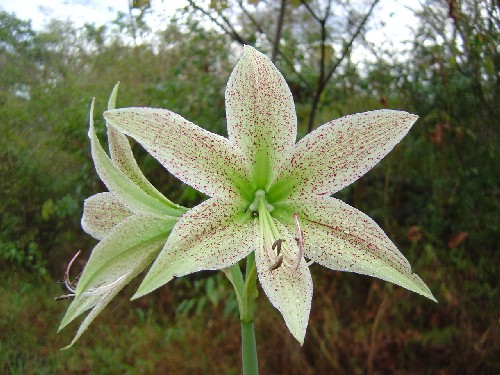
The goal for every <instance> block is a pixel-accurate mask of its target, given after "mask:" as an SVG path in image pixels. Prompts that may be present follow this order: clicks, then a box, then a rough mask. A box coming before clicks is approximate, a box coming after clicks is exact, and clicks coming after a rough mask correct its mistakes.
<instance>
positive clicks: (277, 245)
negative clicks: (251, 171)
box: [271, 238, 285, 255]
mask: <svg viewBox="0 0 500 375" xmlns="http://www.w3.org/2000/svg"><path fill="white" fill-rule="evenodd" d="M283 242H285V240H282V239H281V238H280V239H278V240H276V241H274V243H273V245H272V246H271V249H273V250H274V249H278V251H277V253H276V255H279V254H280V252H281V244H282V243H283Z"/></svg>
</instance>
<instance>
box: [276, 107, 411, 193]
mask: <svg viewBox="0 0 500 375" xmlns="http://www.w3.org/2000/svg"><path fill="white" fill-rule="evenodd" d="M417 118H418V117H417V116H415V115H412V114H409V113H406V112H400V111H392V110H379V111H371V112H364V113H358V114H354V115H349V116H345V117H342V118H339V119H337V120H333V121H331V122H329V123H327V124H325V125H323V126H321V127H319V128H318V129H316V130H315V131H314V132H312V133H310V134H309V135H307V136H306V137H304V138H303V139H302V140H301V141H300V142H299V143H298V144H297V147H296V149H295V153H294V156H293V158H292V159H291V162H290V164H289V165H288V166H286V167H285V168H284V169H283V170H282V173H281V179H282V180H283V181H285V183H286V184H288V185H290V186H291V187H292V192H293V193H292V195H295V196H297V195H310V194H317V195H323V194H326V195H330V194H333V193H335V192H337V191H339V190H340V189H342V188H344V187H345V186H348V185H350V184H351V183H352V182H354V181H356V180H357V179H358V178H360V177H361V176H362V175H364V174H365V173H366V172H368V171H369V170H370V169H371V168H373V166H374V165H375V164H377V163H378V162H379V161H380V159H382V158H383V157H384V156H385V155H387V153H389V151H391V150H392V148H393V147H394V146H395V145H396V144H397V143H398V142H399V141H400V140H401V139H402V138H403V137H404V136H405V135H406V133H407V132H408V131H409V130H410V128H411V126H412V125H413V123H414V122H415V121H416V120H417Z"/></svg>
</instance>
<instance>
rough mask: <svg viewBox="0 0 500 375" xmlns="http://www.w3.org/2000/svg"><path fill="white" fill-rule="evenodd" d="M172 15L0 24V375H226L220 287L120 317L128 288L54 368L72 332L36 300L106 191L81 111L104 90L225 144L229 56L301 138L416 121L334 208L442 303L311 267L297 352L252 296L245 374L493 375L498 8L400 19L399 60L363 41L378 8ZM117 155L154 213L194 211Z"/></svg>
mask: <svg viewBox="0 0 500 375" xmlns="http://www.w3.org/2000/svg"><path fill="white" fill-rule="evenodd" d="M382 2H383V1H382ZM188 3H189V4H188V5H187V6H186V7H185V8H183V9H180V10H179V11H178V12H177V13H176V14H175V16H174V17H172V18H171V20H170V22H169V23H167V24H165V25H163V26H162V29H161V30H160V31H157V30H156V31H154V32H153V31H152V28H151V25H148V22H147V15H148V13H149V12H152V8H151V6H150V5H151V4H150V2H149V1H134V2H133V3H132V4H131V7H130V13H129V14H125V13H119V14H117V17H116V19H115V21H114V22H111V23H109V24H106V25H95V24H91V23H89V24H86V25H85V26H84V27H83V28H76V27H74V26H73V25H72V24H71V23H68V22H61V21H57V20H54V21H53V22H51V23H49V24H48V25H47V26H46V28H45V29H43V30H40V31H35V30H33V29H32V27H31V25H30V22H28V21H25V20H21V19H18V18H16V17H15V16H14V15H13V14H9V13H7V12H4V11H0V177H1V178H0V290H1V297H0V373H6V374H10V373H12V374H56V373H61V374H62V373H65V374H69V373H75V374H80V373H82V374H83V373H92V374H94V373H95V374H101V373H102V374H118V373H120V374H123V373H130V374H136V373H141V374H142V373H143V374H197V373H207V374H208V373H212V374H237V373H239V371H240V370H239V369H240V348H239V324H238V321H237V311H236V310H237V307H236V301H235V300H234V297H233V296H232V290H231V287H230V285H229V284H228V282H227V281H226V280H225V279H224V277H223V276H222V274H220V273H210V272H207V273H200V274H195V275H192V276H191V277H185V278H181V279H178V280H175V281H174V282H171V283H170V284H169V285H167V286H166V287H164V288H161V290H159V291H157V292H155V293H153V294H151V295H148V296H146V297H143V298H141V299H140V300H138V301H134V302H133V303H131V302H129V301H128V298H129V297H130V296H131V294H132V292H133V290H134V288H136V287H137V283H135V284H134V285H131V286H130V287H129V288H127V289H126V290H125V292H123V293H122V294H121V295H120V296H119V297H117V298H116V299H115V301H113V302H112V303H111V304H110V305H109V306H108V307H107V308H106V309H105V311H104V312H103V313H102V314H101V316H100V317H99V318H97V319H96V321H95V322H94V323H93V324H92V326H91V327H90V329H89V330H88V331H87V333H86V334H84V336H83V337H82V339H80V341H79V342H78V343H77V344H76V346H75V347H73V348H72V349H70V350H68V351H63V352H61V351H59V350H58V349H59V348H61V347H63V346H65V345H67V344H68V343H69V341H70V339H71V337H72V335H73V334H74V333H75V331H76V328H77V325H76V324H74V325H72V326H70V327H69V328H67V329H66V330H65V331H63V332H62V333H60V334H59V335H56V334H55V331H56V329H57V326H58V324H59V322H60V319H61V318H62V315H63V313H64V311H65V309H66V307H67V305H68V302H67V301H64V302H60V301H54V300H53V297H55V296H58V295H61V294H65V291H64V290H63V289H62V288H61V286H60V284H58V283H57V280H58V279H61V278H62V276H63V274H64V270H65V267H66V265H67V263H68V260H69V259H70V258H71V257H72V256H73V254H74V253H75V252H76V251H77V250H83V251H84V253H85V254H86V256H84V257H82V258H86V257H88V255H89V254H90V251H91V249H92V247H93V245H95V242H94V241H93V240H92V239H91V238H90V237H89V236H87V235H85V234H84V233H83V232H82V230H81V229H80V226H79V220H80V217H81V213H82V203H83V200H84V199H85V198H86V197H88V196H90V195H92V194H94V193H96V192H99V191H104V190H105V187H104V186H103V185H102V183H101V182H100V181H99V179H98V177H97V175H96V173H95V171H94V169H93V165H92V161H91V159H90V151H89V149H90V147H89V142H88V138H87V135H86V133H87V121H88V109H89V103H90V99H91V98H92V97H94V96H95V97H96V99H97V108H96V109H97V111H96V113H102V111H103V109H104V106H105V104H106V102H107V97H108V95H109V93H110V91H111V88H112V87H113V85H114V84H115V82H116V81H118V80H120V81H121V82H122V84H121V89H120V93H119V98H118V99H119V100H118V105H119V106H122V107H125V106H132V105H133V106H153V107H163V108H168V109H170V110H172V111H175V112H177V113H179V114H181V115H182V116H184V117H185V118H188V119H190V120H191V121H193V122H195V123H197V124H199V125H201V126H203V127H204V128H206V129H208V130H211V131H214V132H218V133H219V134H222V135H224V132H225V118H224V117H225V112H224V89H225V84H226V81H227V79H228V77H229V74H230V72H231V70H232V68H233V66H234V64H235V62H236V61H237V59H238V57H239V55H240V53H241V45H242V44H251V45H253V46H255V47H256V48H258V49H259V50H261V51H262V52H264V53H266V54H268V56H270V57H271V58H272V59H273V61H275V63H276V65H277V66H278V67H279V69H280V70H281V71H282V72H283V74H284V76H285V78H286V79H287V82H288V83H289V85H290V88H291V90H292V92H293V95H294V99H295V102H296V107H297V112H298V117H299V136H300V137H303V136H304V135H305V134H307V133H308V132H309V131H311V130H312V129H314V128H316V127H317V126H319V125H321V124H322V123H324V122H326V121H329V120H331V119H333V118H337V117H340V116H343V115H345V114H349V113H354V112H360V111H366V110H371V109H377V108H394V109H401V110H406V111H409V112H412V113H415V114H418V115H419V116H420V119H419V121H418V122H417V123H416V125H415V126H414V127H413V129H412V130H411V132H410V133H409V135H408V136H407V137H406V138H405V139H404V140H403V141H402V142H401V144H399V145H398V146H397V147H396V148H395V150H394V151H393V152H391V153H390V154H389V155H388V156H387V157H386V158H385V159H384V161H383V162H382V163H380V165H378V166H377V167H376V168H375V169H374V170H372V171H371V172H369V173H368V174H367V175H366V176H364V177H363V178H361V179H360V180H359V181H357V182H356V183H355V184H353V185H352V186H350V187H348V188H346V189H344V190H342V191H341V192H339V193H338V194H336V196H337V197H339V198H340V199H343V200H344V201H346V202H347V203H349V204H351V205H353V206H355V207H357V208H359V209H361V210H362V211H364V212H366V213H367V214H368V215H370V216H371V217H372V218H374V219H375V220H376V221H377V222H378V223H379V224H380V225H381V226H382V227H383V229H384V230H385V231H386V233H387V234H388V235H389V237H390V238H391V239H393V240H394V242H395V243H396V244H397V245H398V247H399V248H400V250H401V251H402V252H403V253H404V254H405V255H406V256H407V257H408V259H409V260H410V263H411V264H412V265H413V268H414V270H415V272H417V273H418V274H419V275H420V276H421V277H422V278H423V279H424V280H425V281H426V282H427V284H428V285H429V287H430V288H431V290H432V291H433V293H434V295H435V296H436V298H437V299H438V300H439V303H438V304H434V303H432V302H430V301H427V300H425V299H424V298H422V297H420V296H418V295H416V294H412V293H410V292H408V291H406V290H403V289H402V288H399V287H393V286H392V285H390V284H388V283H384V282H380V281H378V280H374V279H370V278H367V277H363V276H359V275H353V274H348V273H340V272H333V271H329V270H326V269H323V268H322V267H318V266H314V265H313V266H312V273H313V278H314V287H315V292H314V293H315V294H314V298H313V307H312V312H311V319H310V324H309V328H308V332H307V336H306V340H305V344H304V346H303V347H302V348H301V347H300V346H299V345H298V344H297V342H296V341H295V340H294V339H293V338H292V336H291V335H290V334H289V333H288V332H287V330H286V327H285V325H284V323H283V321H282V318H281V317H280V315H279V314H278V313H277V312H276V311H275V310H274V309H273V308H272V307H271V306H270V304H269V302H268V301H267V300H266V299H265V298H264V296H263V295H262V293H261V296H260V297H259V311H258V317H257V321H256V330H257V332H256V334H257V341H258V342H257V344H258V350H259V360H260V368H261V372H262V373H263V374H329V373H337V374H365V373H366V374H498V373H500V361H499V358H500V350H499V341H500V340H499V338H500V329H499V324H500V313H499V312H500V311H499V301H500V296H499V290H498V270H499V266H500V262H499V260H500V259H499V251H498V250H499V249H498V240H499V237H498V228H499V220H498V217H499V215H498V213H499V208H500V207H499V185H498V176H499V168H498V166H499V162H498V153H497V150H498V146H499V144H498V143H499V131H498V129H499V126H498V119H499V117H500V116H499V115H500V100H499V99H500V97H499V94H500V85H499V81H500V73H499V72H500V70H499V68H500V51H499V44H500V18H499V17H500V16H499V15H500V12H499V4H498V2H496V1H495V0H487V1H484V0H435V1H428V2H425V3H422V4H419V5H416V8H414V10H415V15H416V16H417V19H418V23H417V24H415V25H412V26H413V33H412V36H411V38H410V39H409V40H408V41H407V43H406V44H404V46H405V47H404V48H403V47H402V45H399V46H397V48H395V47H394V46H391V45H390V44H383V45H381V44H374V43H372V42H370V41H369V40H368V39H367V38H365V35H366V32H367V30H369V29H370V27H373V25H374V22H375V21H376V17H375V16H374V13H373V12H374V9H376V7H377V6H379V1H378V0H375V1H369V0H360V1H327V0H309V1H299V0H288V1H287V0H280V1H278V0H275V1H269V0H244V1H242V0H211V1H204V2H203V1H201V2H200V1H196V2H195V1H188ZM395 16H396V17H397V16H398V15H395ZM355 49H356V50H362V51H364V53H363V54H362V55H361V56H362V57H359V55H358V57H355V56H354V55H353V51H354V50H355ZM96 121H97V125H98V126H99V129H100V131H101V133H100V135H101V136H104V133H105V128H104V123H103V121H102V118H101V117H99V118H98V119H97V120H96ZM103 140H104V137H103ZM134 151H135V152H136V155H137V158H138V160H139V164H140V165H141V167H142V168H143V170H144V172H145V174H146V175H147V176H148V177H149V178H150V180H151V181H152V182H153V183H154V184H155V185H156V186H157V187H158V188H160V190H162V191H163V192H164V193H165V194H166V195H167V196H168V197H169V198H171V199H172V200H174V201H175V202H178V203H180V204H184V205H187V206H190V207H191V206H193V205H195V204H197V203H198V202H200V201H201V200H203V199H204V197H203V196H201V195H199V194H198V193H197V192H196V191H194V190H193V189H191V188H189V187H187V186H184V185H182V184H181V183H180V182H178V181H177V180H176V179H175V178H174V177H173V176H171V175H169V174H168V173H167V172H166V171H165V170H163V169H162V167H161V166H160V165H159V164H158V163H157V162H156V161H155V160H154V159H152V158H151V157H149V156H148V155H147V154H146V153H145V152H144V151H143V150H142V149H141V148H140V147H136V146H135V148H134ZM83 265H84V263H83V260H82V261H81V262H80V263H79V264H78V265H76V267H75V268H78V269H81V268H82V267H83ZM76 272H77V270H75V273H76Z"/></svg>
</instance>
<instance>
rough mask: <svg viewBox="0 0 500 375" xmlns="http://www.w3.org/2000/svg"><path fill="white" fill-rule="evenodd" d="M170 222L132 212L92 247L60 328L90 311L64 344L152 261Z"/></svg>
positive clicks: (164, 239)
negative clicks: (75, 293) (74, 295)
mask: <svg viewBox="0 0 500 375" xmlns="http://www.w3.org/2000/svg"><path fill="white" fill-rule="evenodd" d="M172 226H173V223H172V222H171V220H168V219H167V220H162V219H158V218H155V217H148V216H144V215H134V216H131V217H129V218H126V219H124V220H123V221H122V222H121V223H120V224H118V225H117V226H116V227H115V229H113V230H112V232H111V233H109V235H108V236H107V237H106V238H105V239H104V240H103V241H101V242H100V243H99V244H98V245H97V246H96V247H95V248H94V250H93V251H92V255H91V257H90V259H89V262H88V263H87V265H86V267H85V270H84V272H83V274H82V276H81V278H80V280H79V282H78V285H77V296H76V297H75V299H74V300H73V302H72V303H71V305H70V306H69V308H68V310H67V311H66V314H65V315H64V317H63V320H62V322H61V325H60V326H59V330H61V329H62V328H64V327H65V326H66V325H68V324H69V323H70V322H72V321H73V320H74V319H75V318H77V317H78V316H79V315H81V314H82V313H84V312H85V311H87V310H88V309H92V311H91V312H90V313H89V314H88V315H87V317H86V318H85V319H84V321H83V322H82V323H81V325H80V328H79V329H78V332H77V334H76V336H75V337H74V339H73V340H72V342H71V343H70V344H69V345H68V346H67V347H66V348H69V347H70V346H71V345H73V344H74V343H75V342H76V341H77V340H78V338H79V337H80V336H81V335H82V334H83V332H85V330H86V329H87V328H88V326H89V325H90V323H91V322H92V321H93V320H94V319H95V317H96V316H97V315H98V314H99V313H100V312H101V311H102V310H103V309H104V308H105V307H106V305H107V304H108V303H109V302H110V301H111V299H113V297H114V296H115V295H116V294H117V293H118V292H119V291H120V290H121V289H123V288H124V287H125V285H127V284H128V283H129V282H130V280H132V279H133V278H134V277H135V276H137V275H138V274H139V273H140V272H142V271H143V270H144V269H145V268H146V267H147V266H148V265H149V264H151V262H152V261H153V259H154V258H155V257H156V256H157V255H158V253H159V251H160V249H161V248H162V246H163V245H164V243H165V241H166V237H167V236H168V233H169V230H170V229H171V228H172Z"/></svg>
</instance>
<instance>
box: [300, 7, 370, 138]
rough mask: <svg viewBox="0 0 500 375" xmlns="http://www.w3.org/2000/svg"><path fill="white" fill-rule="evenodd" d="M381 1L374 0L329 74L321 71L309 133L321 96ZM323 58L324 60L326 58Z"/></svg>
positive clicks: (310, 116)
mask: <svg viewBox="0 0 500 375" xmlns="http://www.w3.org/2000/svg"><path fill="white" fill-rule="evenodd" d="M379 1H380V0H374V1H373V3H372V4H371V6H370V9H368V12H367V13H366V14H365V16H364V17H363V19H362V20H361V22H360V24H359V25H358V27H357V29H356V31H355V32H354V34H353V35H352V36H351V38H350V40H349V42H348V43H347V44H346V45H345V46H344V49H343V50H342V54H341V55H340V57H339V58H338V59H337V61H336V62H335V64H333V66H332V67H331V68H330V70H329V71H328V73H326V74H323V76H322V72H321V70H320V78H319V80H318V87H317V89H316V94H315V95H314V98H313V101H312V104H311V113H310V115H309V123H308V125H307V131H308V132H311V131H312V129H313V126H314V119H315V117H316V112H317V110H318V105H319V101H320V98H321V94H322V93H323V91H324V90H325V87H326V84H327V83H328V81H329V80H330V79H331V78H332V76H333V73H335V71H336V70H337V69H338V67H339V66H340V64H341V63H342V62H343V61H344V59H345V58H346V57H347V54H348V53H349V51H350V50H351V47H352V44H353V43H354V41H355V40H356V38H357V37H358V36H359V34H360V33H361V31H362V30H363V28H364V26H365V24H366V22H367V21H368V19H369V18H370V16H371V15H372V13H373V9H374V8H375V6H376V5H377V4H378V2H379ZM303 3H304V2H303ZM326 17H327V16H325V19H324V20H322V21H319V22H326ZM324 26H325V25H323V24H322V38H323V31H324V30H323V28H324ZM322 41H323V39H322ZM322 47H323V42H322ZM322 53H324V51H322ZM322 58H323V59H324V56H323V57H322ZM320 68H321V66H320Z"/></svg>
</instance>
